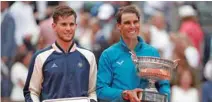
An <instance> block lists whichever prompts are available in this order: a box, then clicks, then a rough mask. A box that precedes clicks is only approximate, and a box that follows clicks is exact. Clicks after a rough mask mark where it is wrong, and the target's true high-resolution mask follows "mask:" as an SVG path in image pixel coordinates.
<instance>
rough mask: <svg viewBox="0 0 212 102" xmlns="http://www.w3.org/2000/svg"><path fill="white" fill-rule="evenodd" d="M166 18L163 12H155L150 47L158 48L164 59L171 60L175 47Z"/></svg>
mask: <svg viewBox="0 0 212 102" xmlns="http://www.w3.org/2000/svg"><path fill="white" fill-rule="evenodd" d="M165 27H166V23H165V18H164V15H163V13H162V12H159V11H158V12H155V13H154V14H153V16H152V18H151V26H150V45H152V46H153V47H155V48H157V49H158V50H159V52H160V55H161V57H162V58H166V59H171V56H172V50H173V45H172V44H171V41H170V40H169V34H168V33H167V31H166V29H165Z"/></svg>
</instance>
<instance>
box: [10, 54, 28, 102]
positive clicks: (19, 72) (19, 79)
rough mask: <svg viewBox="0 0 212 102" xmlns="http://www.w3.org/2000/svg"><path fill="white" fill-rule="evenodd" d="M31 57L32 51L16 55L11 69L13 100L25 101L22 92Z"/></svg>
mask: <svg viewBox="0 0 212 102" xmlns="http://www.w3.org/2000/svg"><path fill="white" fill-rule="evenodd" d="M31 57H32V52H31V51H24V52H19V53H17V55H16V58H15V63H14V65H13V66H12V69H11V80H12V82H13V85H14V86H13V89H12V93H11V96H10V98H11V101H12V102H24V95H23V94H21V93H23V88H24V84H25V81H26V78H27V73H28V67H29V63H30V59H31Z"/></svg>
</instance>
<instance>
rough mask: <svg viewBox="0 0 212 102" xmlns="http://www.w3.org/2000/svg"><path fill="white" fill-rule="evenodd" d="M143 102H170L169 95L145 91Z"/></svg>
mask: <svg viewBox="0 0 212 102" xmlns="http://www.w3.org/2000/svg"><path fill="white" fill-rule="evenodd" d="M142 102H168V101H167V95H165V94H160V93H158V92H151V91H143V92H142Z"/></svg>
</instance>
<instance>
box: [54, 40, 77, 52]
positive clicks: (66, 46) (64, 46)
mask: <svg viewBox="0 0 212 102" xmlns="http://www.w3.org/2000/svg"><path fill="white" fill-rule="evenodd" d="M57 43H58V44H59V46H60V47H61V48H62V49H63V51H65V52H66V53H67V52H68V50H69V48H70V46H71V44H72V43H73V41H70V42H65V41H62V40H60V39H57Z"/></svg>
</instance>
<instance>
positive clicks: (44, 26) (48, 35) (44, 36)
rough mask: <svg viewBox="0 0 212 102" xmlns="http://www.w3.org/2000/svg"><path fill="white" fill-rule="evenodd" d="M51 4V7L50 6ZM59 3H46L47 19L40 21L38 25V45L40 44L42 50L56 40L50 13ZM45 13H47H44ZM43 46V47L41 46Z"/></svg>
mask: <svg viewBox="0 0 212 102" xmlns="http://www.w3.org/2000/svg"><path fill="white" fill-rule="evenodd" d="M49 2H54V3H49ZM50 4H51V5H50ZM58 4H59V3H58V2H56V1H48V7H47V10H48V14H47V17H48V18H47V19H46V20H43V21H41V23H40V25H39V26H40V34H39V40H38V44H40V48H39V49H42V48H44V47H47V46H49V45H51V44H52V43H54V41H55V40H56V34H55V32H54V30H53V28H52V23H53V18H52V13H53V10H54V8H55V7H56V6H57V5H58ZM46 12H47V11H46ZM41 44H43V45H41Z"/></svg>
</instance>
